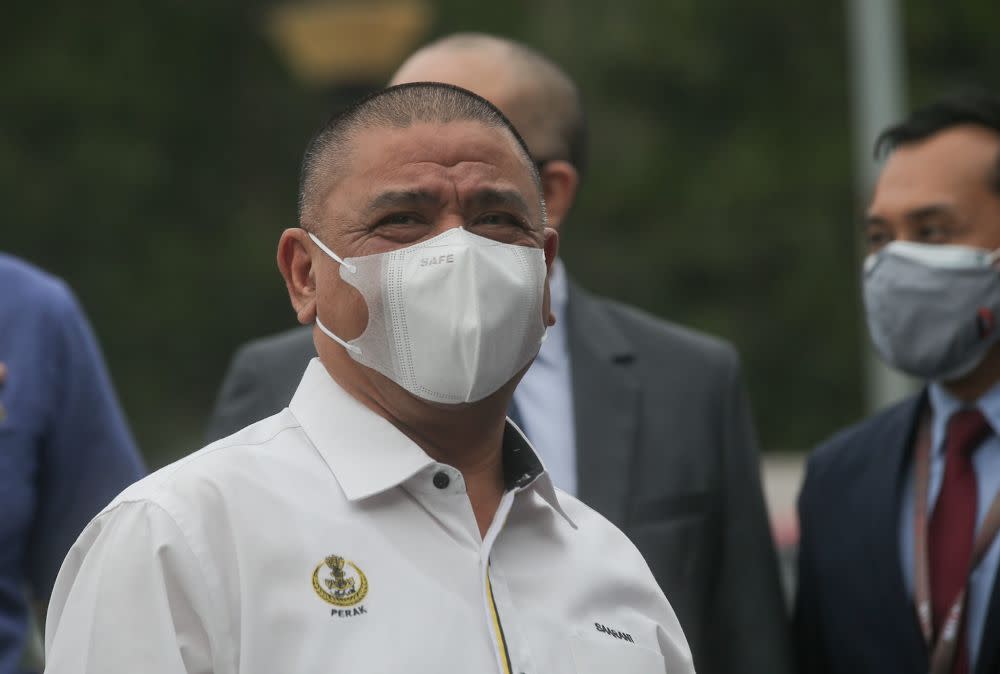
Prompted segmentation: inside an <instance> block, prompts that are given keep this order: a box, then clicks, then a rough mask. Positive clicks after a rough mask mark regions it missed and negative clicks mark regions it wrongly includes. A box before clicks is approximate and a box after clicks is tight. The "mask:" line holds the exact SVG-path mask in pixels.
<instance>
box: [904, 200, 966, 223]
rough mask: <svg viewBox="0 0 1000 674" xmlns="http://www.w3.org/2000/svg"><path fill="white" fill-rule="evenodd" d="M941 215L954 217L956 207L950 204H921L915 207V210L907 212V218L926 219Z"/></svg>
mask: <svg viewBox="0 0 1000 674" xmlns="http://www.w3.org/2000/svg"><path fill="white" fill-rule="evenodd" d="M941 215H946V216H948V217H954V216H955V209H954V208H953V207H952V206H950V205H949V204H931V205H929V206H921V207H920V208H915V209H914V210H912V211H909V212H907V214H906V219H907V220H926V219H928V218H933V217H937V216H941Z"/></svg>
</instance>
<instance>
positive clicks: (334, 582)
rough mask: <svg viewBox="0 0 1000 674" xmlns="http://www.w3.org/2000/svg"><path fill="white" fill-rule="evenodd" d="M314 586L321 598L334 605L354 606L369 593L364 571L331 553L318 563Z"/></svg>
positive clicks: (314, 574) (313, 577)
mask: <svg viewBox="0 0 1000 674" xmlns="http://www.w3.org/2000/svg"><path fill="white" fill-rule="evenodd" d="M312 586H313V590H315V591H316V594H317V595H319V598H320V599H322V600H323V601H325V602H327V603H329V604H333V605H334V606H354V605H355V604H358V603H360V602H361V600H363V599H364V598H365V597H366V596H367V595H368V578H367V577H365V574H364V572H363V571H362V570H361V569H359V568H358V567H357V566H356V565H355V564H354V562H351V561H348V560H346V559H344V558H343V557H338V556H337V555H329V556H328V557H327V558H326V559H324V560H323V561H322V562H320V563H319V564H317V565H316V569H315V570H314V571H313V574H312Z"/></svg>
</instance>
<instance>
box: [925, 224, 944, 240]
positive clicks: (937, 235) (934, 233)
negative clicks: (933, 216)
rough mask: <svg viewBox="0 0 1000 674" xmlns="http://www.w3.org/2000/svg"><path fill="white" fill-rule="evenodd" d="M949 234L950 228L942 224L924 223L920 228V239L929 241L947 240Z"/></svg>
mask: <svg viewBox="0 0 1000 674" xmlns="http://www.w3.org/2000/svg"><path fill="white" fill-rule="evenodd" d="M949 234H950V232H949V231H948V228H947V227H943V226H941V225H923V226H922V227H921V228H920V240H921V241H924V242H927V243H941V242H943V241H947V240H948V238H949Z"/></svg>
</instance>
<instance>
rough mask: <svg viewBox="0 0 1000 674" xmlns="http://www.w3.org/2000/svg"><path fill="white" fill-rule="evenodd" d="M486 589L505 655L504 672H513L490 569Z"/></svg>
mask: <svg viewBox="0 0 1000 674" xmlns="http://www.w3.org/2000/svg"><path fill="white" fill-rule="evenodd" d="M486 589H487V590H488V592H487V596H489V599H490V615H491V616H492V617H493V631H494V633H495V635H496V640H497V646H498V648H499V649H500V653H501V654H502V655H503V658H501V664H502V665H503V674H511V672H510V653H508V652H507V639H506V638H504V635H503V626H501V625H500V614H499V613H498V612H497V604H496V601H495V600H494V599H493V583H492V582H491V581H490V574H489V571H487V572H486Z"/></svg>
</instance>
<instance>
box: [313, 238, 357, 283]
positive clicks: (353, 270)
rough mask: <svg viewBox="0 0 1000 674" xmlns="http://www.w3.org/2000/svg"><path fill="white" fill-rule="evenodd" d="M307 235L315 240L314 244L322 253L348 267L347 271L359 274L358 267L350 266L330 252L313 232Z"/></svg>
mask: <svg viewBox="0 0 1000 674" xmlns="http://www.w3.org/2000/svg"><path fill="white" fill-rule="evenodd" d="M306 234H308V235H309V238H310V239H312V240H313V243H315V244H316V245H317V246H319V249H320V250H321V251H323V252H324V253H326V254H327V255H329V256H330V257H332V258H333V259H334V260H336V261H337V262H339V263H340V264H341V265H343V266H344V267H346V268H347V271H349V272H351V273H352V274H357V273H358V268H357V267H355V266H354V265H353V264H350V263H348V262H344V261H343V260H342V259H341V258H340V256H339V255H337V254H336V253H334V252H333V251H332V250H330V249H329V248H327V247H326V244H325V243H323V242H322V241H320V240H319V239H318V238H316V235H315V234H313V233H312V232H306Z"/></svg>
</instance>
